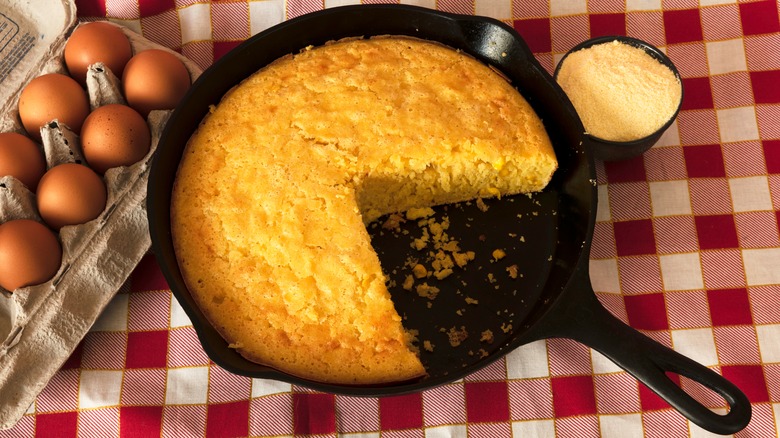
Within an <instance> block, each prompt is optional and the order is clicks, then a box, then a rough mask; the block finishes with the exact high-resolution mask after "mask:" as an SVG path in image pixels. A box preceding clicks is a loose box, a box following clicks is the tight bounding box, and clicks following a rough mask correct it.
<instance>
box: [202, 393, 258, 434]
mask: <svg viewBox="0 0 780 438" xmlns="http://www.w3.org/2000/svg"><path fill="white" fill-rule="evenodd" d="M248 434H249V400H242V401H238V402H233V403H223V404H212V405H208V409H207V410H206V437H208V438H228V437H238V436H247V435H248Z"/></svg>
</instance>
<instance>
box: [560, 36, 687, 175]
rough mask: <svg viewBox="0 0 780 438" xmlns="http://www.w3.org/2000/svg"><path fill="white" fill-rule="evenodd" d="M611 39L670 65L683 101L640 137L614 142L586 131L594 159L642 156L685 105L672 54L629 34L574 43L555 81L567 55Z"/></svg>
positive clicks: (586, 137) (680, 80)
mask: <svg viewBox="0 0 780 438" xmlns="http://www.w3.org/2000/svg"><path fill="white" fill-rule="evenodd" d="M612 41H619V42H621V43H624V44H628V45H630V46H633V47H637V48H639V49H642V50H644V51H645V53H647V54H648V55H650V56H652V57H653V58H654V59H656V60H657V61H658V62H660V63H661V64H663V65H665V66H666V67H668V68H669V69H670V70H671V71H672V72H673V73H674V75H675V76H676V77H677V80H678V81H679V82H680V89H681V94H680V102H679V103H678V104H677V109H676V110H675V111H674V114H672V116H671V117H670V118H669V120H667V121H666V123H664V125H663V126H661V127H660V128H659V129H658V130H656V131H655V132H653V133H652V134H650V135H648V136H646V137H643V138H640V139H637V140H631V141H612V140H605V139H603V138H598V137H595V136H593V135H590V134H588V133H585V136H584V139H585V142H586V143H587V144H586V145H585V146H586V147H587V148H588V149H590V150H591V152H592V155H593V157H594V158H597V159H600V160H604V161H618V160H625V159H628V158H633V157H636V156H637V155H641V154H642V153H644V152H645V151H646V150H648V149H650V148H651V147H652V146H653V145H654V144H655V143H656V142H657V141H658V139H659V138H660V137H661V135H663V133H664V132H666V130H667V129H668V128H669V126H670V125H671V124H672V122H674V119H676V118H677V114H678V113H679V112H680V107H681V106H682V101H683V93H684V92H685V90H683V87H682V79H681V78H680V72H678V71H677V68H676V67H675V66H674V63H672V61H671V60H670V59H669V57H667V56H666V54H664V53H663V52H662V51H660V50H658V48H657V47H655V46H653V45H651V44H649V43H647V42H645V41H642V40H639V39H636V38H631V37H626V36H602V37H597V38H591V39H589V40H586V41H583V42H581V43H580V44H578V45H576V46H574V48H572V49H571V50H569V51H568V52H566V55H564V57H563V58H561V60H560V62H558V66H557V67H556V68H555V73H554V74H553V78H555V80H556V82H557V80H558V72H559V70H560V69H561V66H562V65H563V63H564V61H566V58H567V57H568V56H569V55H570V54H572V53H574V52H576V51H578V50H582V49H587V48H589V47H592V46H596V45H599V44H604V43H609V42H612Z"/></svg>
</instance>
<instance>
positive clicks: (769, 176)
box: [0, 0, 780, 438]
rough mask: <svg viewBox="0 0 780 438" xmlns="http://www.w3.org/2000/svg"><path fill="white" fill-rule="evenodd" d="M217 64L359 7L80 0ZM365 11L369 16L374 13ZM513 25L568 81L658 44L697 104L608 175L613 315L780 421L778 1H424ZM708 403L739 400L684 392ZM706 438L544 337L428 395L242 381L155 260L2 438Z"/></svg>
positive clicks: (603, 212)
mask: <svg viewBox="0 0 780 438" xmlns="http://www.w3.org/2000/svg"><path fill="white" fill-rule="evenodd" d="M76 3H77V5H78V11H79V15H80V16H81V17H82V19H84V20H90V19H94V18H106V17H107V18H108V19H110V20H112V21H115V22H117V23H120V24H123V25H125V26H128V27H130V28H132V29H135V30H136V31H138V32H140V33H142V34H143V35H144V36H146V37H147V38H149V39H151V40H153V41H156V42H158V43H161V44H164V45H166V46H168V47H171V48H174V49H177V50H180V51H181V52H182V53H183V54H184V55H186V56H188V57H190V58H192V59H193V60H194V61H196V62H197V63H198V64H200V65H201V66H202V67H207V66H208V65H210V64H211V63H212V62H213V61H214V60H215V59H218V58H219V57H220V56H222V55H223V54H224V53H226V52H227V51H228V50H230V49H231V48H233V47H234V46H236V45H237V44H238V43H240V42H241V41H242V40H244V39H246V38H247V37H249V36H250V35H253V34H255V33H257V32H259V31H261V30H263V29H266V28H268V27H270V26H272V25H274V24H276V23H279V22H281V21H283V20H285V19H288V18H292V17H295V16H298V15H301V14H304V13H307V12H311V11H316V10H320V9H322V8H324V7H332V6H338V5H343V4H348V3H350V4H351V3H354V2H353V1H351V0H324V1H314V0H287V1H286V2H285V1H283V0H266V1H213V2H207V1H203V0H80V1H76ZM365 3H368V1H365ZM402 3H414V4H418V5H422V6H426V7H430V8H438V9H440V10H444V11H452V12H459V13H466V14H479V15H487V16H492V17H495V18H498V19H500V20H503V21H504V22H506V23H508V24H510V25H512V26H514V28H515V29H517V31H518V32H519V33H520V34H521V35H522V36H523V37H524V38H525V39H526V41H527V42H528V44H529V46H530V47H531V49H532V50H533V51H534V53H535V54H536V56H537V57H538V59H539V60H540V61H541V63H542V65H544V66H545V67H546V68H547V69H548V70H550V71H551V70H552V69H553V68H554V65H555V64H556V62H557V61H558V60H559V59H560V58H561V56H562V55H563V54H564V53H565V52H566V51H567V50H568V49H570V48H571V47H573V46H574V45H575V44H577V43H579V42H581V41H582V40H585V39H587V38H589V37H592V36H598V35H606V34H612V35H628V36H633V37H637V38H640V39H643V40H645V41H648V42H649V43H651V44H654V45H657V46H659V47H662V48H663V49H664V50H665V51H666V53H668V55H669V56H670V58H671V59H672V60H673V61H674V62H675V64H676V65H677V67H678V69H679V71H680V73H681V75H682V77H683V82H684V87H685V101H684V102H683V106H682V111H681V112H680V115H679V118H678V120H677V121H676V122H675V123H674V124H673V125H672V127H671V128H670V129H669V130H668V131H667V133H666V134H665V135H664V136H663V137H662V138H661V140H660V141H659V143H658V144H657V145H656V146H655V147H654V148H652V149H651V150H649V151H648V152H647V153H645V154H644V156H641V157H638V158H635V159H631V160H628V161H623V162H612V163H601V162H599V163H597V175H598V193H599V206H598V217H597V224H596V229H595V236H594V239H593V248H592V252H591V261H590V273H591V278H592V283H593V287H594V289H595V290H596V292H597V295H598V297H599V299H600V300H601V302H602V303H603V304H604V305H605V306H606V307H607V308H608V309H609V310H610V311H611V312H612V313H614V314H615V315H616V316H618V317H619V318H620V319H622V320H623V321H625V322H626V323H628V324H629V325H631V326H632V327H634V328H636V329H638V330H640V331H642V332H643V333H645V334H647V335H648V336H650V337H652V338H653V339H655V340H657V341H658V342H660V343H662V344H664V345H667V346H670V347H672V348H674V349H675V350H677V351H679V352H681V353H683V354H685V355H687V356H689V357H691V358H693V359H695V360H696V361H698V362H700V363H702V364H704V365H706V366H708V367H711V368H712V369H713V370H715V371H716V372H718V373H720V374H722V375H723V376H725V377H726V378H728V379H729V380H731V381H732V382H734V383H735V384H736V385H737V386H739V387H740V388H741V389H742V390H743V391H744V392H745V393H746V394H747V396H748V397H749V399H750V400H751V402H752V407H753V420H752V422H751V423H750V425H749V426H748V427H747V429H746V430H744V431H742V432H740V433H738V434H737V436H741V437H770V436H778V434H779V433H778V431H779V429H778V428H779V427H780V426H779V424H780V310H778V303H779V302H780V237H779V235H780V225H779V224H778V222H780V122H778V120H780V85H778V84H780V55H778V53H780V20H779V19H778V3H777V2H776V1H751V2H736V1H733V0H700V1H696V0H604V1H595V0H591V1H586V0H530V1H529V0H474V1H461V0H438V1H435V0H415V1H408V2H406V1H402ZM679 384H680V385H681V386H682V387H683V388H685V389H686V390H687V391H688V392H689V393H691V394H693V395H694V396H695V397H696V398H697V399H699V400H701V401H702V402H703V403H704V404H705V405H707V406H709V407H711V408H713V409H715V410H716V411H721V412H723V411H725V408H726V405H725V403H724V401H723V400H721V399H719V398H718V397H716V396H713V395H712V393H710V392H708V391H705V390H702V389H701V388H700V387H699V386H697V385H694V384H692V383H691V382H690V381H688V380H687V379H685V378H680V379H679ZM337 434H338V435H339V436H342V435H343V436H345V437H354V438H357V437H361V438H362V437H379V436H382V437H393V438H395V437H399V438H400V437H427V438H433V437H466V436H468V437H472V438H476V437H490V438H496V437H509V436H514V437H552V436H556V437H595V436H603V437H621V438H622V437H648V438H649V437H679V436H692V437H703V436H709V435H708V434H707V433H706V432H705V431H703V430H702V429H700V428H698V427H697V426H695V425H692V424H691V423H689V422H688V421H687V420H685V419H684V418H683V417H682V416H681V415H679V414H678V413H677V412H676V411H674V410H673V409H671V408H670V407H669V405H668V404H666V403H665V402H664V401H662V400H661V399H660V398H658V397H657V396H655V395H654V394H653V393H652V392H650V391H649V390H648V389H647V388H646V387H644V386H643V385H641V384H639V383H637V381H636V380H634V379H633V378H632V377H631V376H629V375H628V374H627V373H626V372H624V371H622V370H621V369H619V368H617V367H616V366H615V365H613V364H612V363H611V362H609V361H608V360H607V359H605V358H604V357H603V356H601V355H600V354H598V353H596V352H594V351H592V350H590V349H589V348H587V347H584V346H582V345H580V344H577V343H575V342H572V341H567V340H547V341H538V342H534V343H532V344H529V345H526V346H523V347H521V348H519V349H518V350H516V351H514V352H512V353H510V354H509V355H508V356H507V357H506V359H504V360H500V361H498V362H496V363H494V364H493V365H492V366H490V367H488V368H486V369H484V370H482V371H480V372H477V373H475V374H473V375H470V376H468V377H467V378H465V379H464V380H463V381H459V382H457V383H452V384H449V385H446V386H443V387H440V388H437V389H433V390H430V391H426V392H423V393H417V394H411V395H406V396H401V397H391V398H382V399H376V398H352V397H342V396H334V395H331V394H324V393H318V392H312V391H309V390H306V389H304V388H300V387H296V386H291V385H289V384H286V383H280V382H276V381H267V380H258V379H249V378H244V377H238V376H235V375H232V374H230V373H228V372H226V371H224V370H222V369H221V368H219V367H218V366H216V365H214V364H213V363H211V362H210V361H209V359H208V358H207V357H206V355H205V353H204V352H203V349H202V348H201V346H200V344H199V342H198V340H197V337H196V335H195V332H194V330H193V327H192V325H191V323H190V321H189V320H188V319H187V317H186V315H185V314H184V312H183V311H182V309H181V308H180V307H179V305H178V303H177V302H176V300H175V299H172V296H171V293H170V291H169V290H168V286H167V285H166V283H165V281H164V279H163V277H162V275H161V274H160V271H159V269H158V267H157V265H156V262H155V259H154V258H153V257H152V256H149V257H147V258H145V259H144V260H143V262H142V263H141V264H140V265H139V267H138V268H137V270H136V272H135V273H134V275H133V276H132V278H131V281H130V282H129V285H128V287H127V288H126V290H123V291H122V292H120V293H119V294H118V295H117V296H116V298H115V299H114V300H113V301H112V303H111V304H110V306H109V307H108V309H107V310H106V312H105V313H104V315H103V316H102V317H101V318H100V320H99V321H98V322H97V324H96V325H95V326H94V327H93V328H92V330H91V332H90V333H89V334H88V335H87V336H86V338H85V339H84V341H83V342H82V343H81V345H80V346H79V348H78V349H77V351H76V352H75V353H74V355H73V356H72V358H71V359H70V360H69V361H68V363H67V364H66V365H65V366H64V367H63V368H62V369H61V371H59V372H58V373H57V374H56V375H55V376H54V378H53V379H52V381H51V382H50V383H49V385H48V386H47V387H46V388H45V390H44V391H43V392H42V393H41V394H40V396H39V397H38V398H37V400H36V402H35V403H34V404H33V405H32V406H31V407H30V409H29V412H28V413H27V414H26V415H25V416H24V417H23V418H22V419H21V421H20V422H19V423H18V424H17V425H16V426H15V427H14V428H12V429H10V430H7V431H0V437H26V436H34V435H35V436H57V437H68V436H76V435H80V436H85V437H89V436H96V437H111V436H120V437H135V436H160V435H162V436H164V437H190V436H193V437H202V436H206V437H218V436H220V437H221V436H246V435H257V436H288V435H317V436H335V435H337Z"/></svg>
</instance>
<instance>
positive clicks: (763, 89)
mask: <svg viewBox="0 0 780 438" xmlns="http://www.w3.org/2000/svg"><path fill="white" fill-rule="evenodd" d="M750 83H751V84H753V97H754V98H755V100H756V103H780V71H778V70H770V71H751V72H750Z"/></svg>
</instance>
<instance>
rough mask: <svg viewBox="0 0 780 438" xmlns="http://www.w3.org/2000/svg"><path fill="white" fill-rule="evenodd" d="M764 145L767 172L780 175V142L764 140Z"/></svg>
mask: <svg viewBox="0 0 780 438" xmlns="http://www.w3.org/2000/svg"><path fill="white" fill-rule="evenodd" d="M778 86H780V84H778ZM762 145H763V147H764V159H765V160H766V170H767V172H769V173H780V140H764V141H763V142H762Z"/></svg>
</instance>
